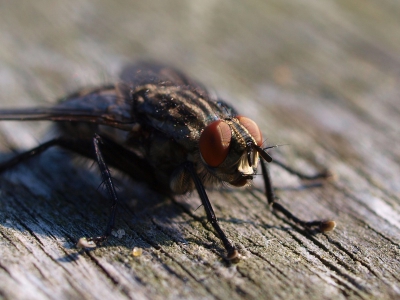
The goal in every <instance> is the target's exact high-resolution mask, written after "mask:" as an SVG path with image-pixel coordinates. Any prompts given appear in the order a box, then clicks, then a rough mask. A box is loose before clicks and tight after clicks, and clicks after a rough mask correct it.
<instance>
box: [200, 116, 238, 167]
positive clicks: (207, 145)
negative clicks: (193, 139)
mask: <svg viewBox="0 0 400 300" xmlns="http://www.w3.org/2000/svg"><path fill="white" fill-rule="evenodd" d="M231 138H232V133H231V128H230V127H229V125H228V124H226V123H225V122H224V121H221V120H219V121H215V122H213V123H211V124H210V125H208V126H207V127H206V128H205V129H204V131H203V132H202V133H201V135H200V140H199V148H200V154H201V157H202V158H203V160H204V162H205V163H206V164H207V165H209V166H211V167H218V166H219V165H220V164H222V163H223V162H224V160H225V158H226V157H227V156H228V152H229V145H230V143H231Z"/></svg>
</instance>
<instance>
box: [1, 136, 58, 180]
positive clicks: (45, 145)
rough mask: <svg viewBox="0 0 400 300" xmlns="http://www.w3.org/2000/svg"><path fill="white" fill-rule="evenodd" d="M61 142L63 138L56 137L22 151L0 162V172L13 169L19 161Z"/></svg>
mask: <svg viewBox="0 0 400 300" xmlns="http://www.w3.org/2000/svg"><path fill="white" fill-rule="evenodd" d="M60 144H62V138H56V139H53V140H50V141H48V142H46V143H43V144H41V145H39V146H37V147H35V148H33V149H31V150H28V151H26V152H23V153H20V154H18V155H17V156H15V157H13V158H11V159H10V160H8V161H6V162H3V163H1V164H0V173H2V172H4V171H7V170H8V169H11V168H12V167H14V166H16V165H18V164H19V163H21V162H23V161H25V160H28V159H29V158H31V157H34V156H36V155H38V154H40V153H42V152H44V151H45V150H47V149H49V148H50V147H53V146H59V145H60Z"/></svg>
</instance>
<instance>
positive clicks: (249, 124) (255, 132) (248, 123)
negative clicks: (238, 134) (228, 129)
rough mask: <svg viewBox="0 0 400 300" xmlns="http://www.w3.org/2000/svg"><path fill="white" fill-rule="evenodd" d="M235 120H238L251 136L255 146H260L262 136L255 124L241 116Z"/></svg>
mask: <svg viewBox="0 0 400 300" xmlns="http://www.w3.org/2000/svg"><path fill="white" fill-rule="evenodd" d="M236 118H237V119H238V120H239V122H240V124H242V125H243V127H244V128H246V129H247V131H248V132H249V133H250V134H251V136H252V137H253V138H254V139H255V140H256V143H257V146H261V145H262V143H263V140H262V134H261V131H260V128H258V125H257V124H256V122H254V121H253V120H251V119H249V118H246V117H243V116H237V117H236Z"/></svg>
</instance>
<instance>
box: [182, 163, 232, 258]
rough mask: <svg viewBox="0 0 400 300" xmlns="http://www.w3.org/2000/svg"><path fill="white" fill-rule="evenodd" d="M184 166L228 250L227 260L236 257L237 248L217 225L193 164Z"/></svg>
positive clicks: (212, 223)
mask: <svg viewBox="0 0 400 300" xmlns="http://www.w3.org/2000/svg"><path fill="white" fill-rule="evenodd" d="M185 168H186V169H187V170H188V171H189V173H190V175H191V177H192V179H193V181H194V184H195V186H196V189H197V192H198V193H199V196H200V199H201V202H202V204H203V206H204V209H205V211H206V215H207V219H208V221H209V222H210V223H211V225H212V226H213V227H214V229H215V231H216V232H217V233H218V236H219V238H220V239H221V241H222V243H223V244H224V247H225V249H226V251H227V252H228V256H227V259H228V260H236V259H238V256H239V253H238V251H237V249H236V248H235V246H233V245H232V243H231V241H229V239H228V237H227V236H226V234H225V232H224V231H223V230H222V229H221V227H220V226H219V222H218V219H217V217H216V216H215V213H214V210H213V208H212V206H211V202H210V200H209V199H208V196H207V193H206V190H205V188H204V186H203V183H202V182H201V180H200V178H199V176H197V174H196V171H195V170H194V167H193V164H192V163H190V162H188V163H186V165H185Z"/></svg>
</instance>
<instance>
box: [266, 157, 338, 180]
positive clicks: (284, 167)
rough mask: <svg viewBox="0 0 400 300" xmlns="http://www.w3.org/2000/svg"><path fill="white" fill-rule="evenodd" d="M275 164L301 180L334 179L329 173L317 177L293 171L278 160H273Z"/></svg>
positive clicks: (322, 173) (316, 175) (319, 174)
mask: <svg viewBox="0 0 400 300" xmlns="http://www.w3.org/2000/svg"><path fill="white" fill-rule="evenodd" d="M272 162H273V163H275V164H277V165H278V166H280V167H281V168H282V169H284V170H286V171H288V172H289V173H290V174H293V175H296V176H297V177H299V178H300V179H303V180H315V179H325V178H329V177H332V174H331V173H330V172H329V171H325V172H321V173H318V174H315V175H306V174H303V173H300V172H299V171H297V170H295V169H292V168H291V167H289V166H287V165H285V164H284V163H283V162H280V161H279V160H276V159H275V158H274V159H273V160H272Z"/></svg>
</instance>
